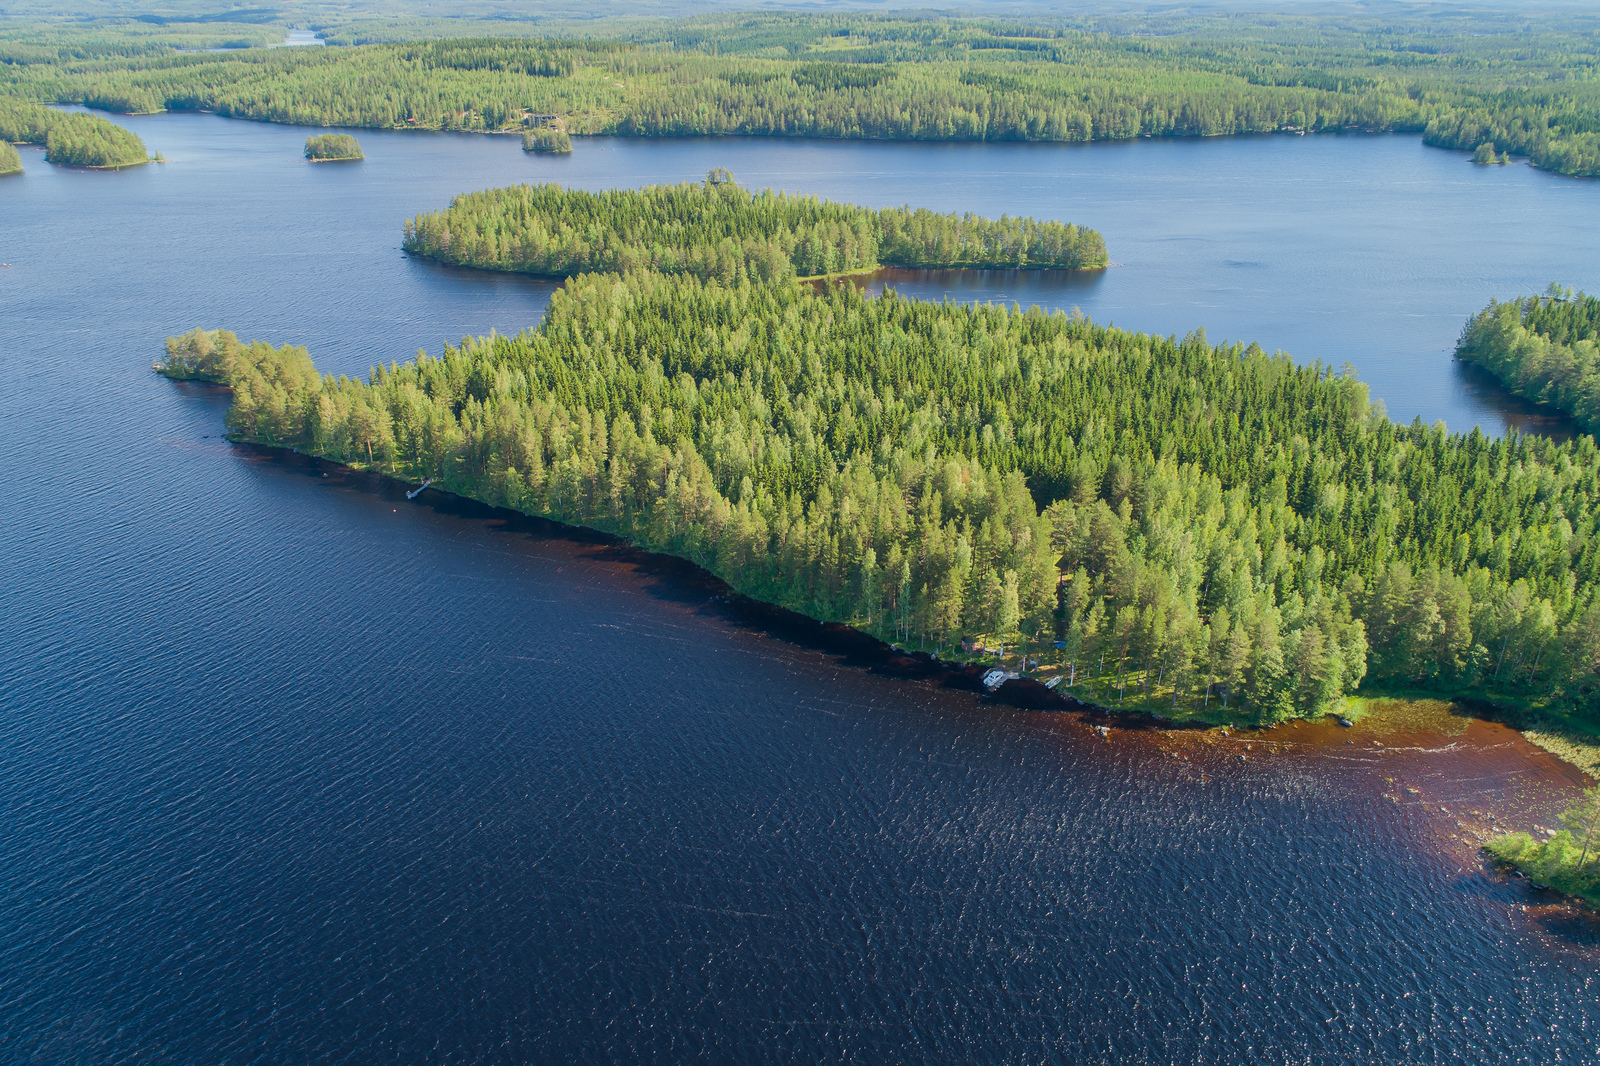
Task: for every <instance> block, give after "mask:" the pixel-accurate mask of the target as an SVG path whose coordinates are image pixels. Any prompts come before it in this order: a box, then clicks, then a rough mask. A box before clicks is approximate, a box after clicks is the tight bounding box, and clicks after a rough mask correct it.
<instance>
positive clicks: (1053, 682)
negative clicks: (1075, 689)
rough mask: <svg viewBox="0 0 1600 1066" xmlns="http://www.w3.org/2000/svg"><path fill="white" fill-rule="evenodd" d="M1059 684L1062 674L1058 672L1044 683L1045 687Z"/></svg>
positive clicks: (1053, 686)
mask: <svg viewBox="0 0 1600 1066" xmlns="http://www.w3.org/2000/svg"><path fill="white" fill-rule="evenodd" d="M1059 684H1061V675H1060V674H1057V675H1056V676H1055V677H1052V678H1051V679H1050V680H1049V681H1046V682H1045V683H1044V687H1045V688H1055V687H1056V686H1057V685H1059Z"/></svg>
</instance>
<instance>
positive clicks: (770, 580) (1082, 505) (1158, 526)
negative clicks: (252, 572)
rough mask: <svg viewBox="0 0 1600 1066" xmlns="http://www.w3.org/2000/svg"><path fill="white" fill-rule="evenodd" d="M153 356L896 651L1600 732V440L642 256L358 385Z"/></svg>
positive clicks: (303, 440)
mask: <svg viewBox="0 0 1600 1066" xmlns="http://www.w3.org/2000/svg"><path fill="white" fill-rule="evenodd" d="M167 366H168V367H169V372H171V373H173V374H174V375H175V376H191V375H201V376H205V377H208V378H211V379H214V380H222V381H227V382H230V383H231V384H232V385H233V387H234V390H235V393H234V405H233V408H232V410H231V412H230V413H229V416H228V426H229V429H230V431H231V432H232V433H233V434H235V435H236V436H237V437H238V438H240V439H244V440H251V441H259V442H263V443H268V444H276V445H281V446H287V447H292V448H296V449H299V450H301V451H305V452H309V453H312V454H316V455H323V456H327V457H329V458H332V459H337V460H340V461H344V462H353V463H356V464H359V465H363V466H366V465H370V466H372V467H374V468H376V469H379V470H383V471H386V472H389V473H392V474H394V475H397V476H400V477H405V478H421V477H424V476H428V477H432V478H434V479H435V480H436V482H437V483H439V484H441V485H442V486H444V487H447V488H449V489H451V490H452V491H455V492H459V493H462V494H465V495H468V496H473V497H476V498H478V499H482V500H485V501H487V502H490V503H492V504H497V505H504V506H508V507H512V508H516V509H519V510H522V511H526V512H529V513H532V514H542V515H549V516H551V517H554V518H557V519H561V520H563V521H568V522H574V523H580V524H584V525H589V526H594V527H596V528H600V529H604V530H610V531H613V532H615V533H618V534H620V535H622V536H624V537H627V538H629V539H631V540H632V541H634V542H636V543H638V544H641V545H644V546H646V547H648V548H650V549H653V550H659V551H665V552H671V553H673V554H676V555H680V556H682V557H685V558H688V559H690V560H692V561H694V562H696V563H699V564H700V565H702V566H705V567H706V568H708V569H710V570H711V571H713V572H714V573H716V574H718V575H719V576H721V577H722V578H723V579H725V580H726V581H728V582H729V583H730V584H731V585H732V586H733V587H734V588H736V589H738V590H739V591H741V592H744V593H747V594H749V595H751V596H755V597H758V598H761V599H764V600H768V601H771V602H775V603H779V604H782V605H784V606H787V607H790V608H793V609H795V610H798V611H802V612H805V613H807V614H809V615H811V616H813V617H816V618H819V619H825V620H838V621H844V622H849V623H851V624H853V625H857V626H860V627H862V628H864V629H866V630H868V631H870V632H873V633H876V634H878V635H880V636H881V637H883V638H885V639H888V640H893V641H897V642H901V643H909V644H910V645H912V646H914V647H917V646H920V647H926V648H929V649H930V650H932V649H934V648H936V647H939V646H941V645H943V646H946V647H948V646H950V645H951V644H952V643H953V642H955V641H957V640H958V639H961V638H963V637H965V638H969V639H971V640H976V641H979V642H981V643H986V644H987V646H989V647H994V646H995V645H997V644H1000V643H1004V644H1005V645H1006V646H1007V647H1008V648H1020V649H1022V650H1024V651H1026V652H1027V653H1029V654H1032V655H1037V656H1043V657H1045V658H1046V659H1047V661H1049V660H1053V661H1057V662H1060V663H1062V664H1063V667H1064V671H1063V672H1065V673H1067V674H1068V676H1069V678H1070V679H1071V685H1072V691H1073V692H1074V693H1075V694H1077V695H1079V696H1080V697H1081V698H1084V699H1086V700H1090V701H1092V702H1097V703H1101V704H1106V705H1141V706H1145V707H1148V708H1151V709H1160V710H1162V711H1163V712H1164V713H1171V714H1177V715H1183V714H1191V713H1197V712H1201V711H1206V710H1208V711H1210V712H1211V713H1215V712H1216V711H1217V710H1218V709H1219V706H1220V705H1223V704H1226V705H1227V709H1228V712H1227V713H1229V714H1230V715H1235V716H1243V717H1247V718H1249V719H1253V720H1258V721H1261V722H1275V721H1280V720H1282V719H1284V718H1286V717H1291V716H1295V715H1314V714H1319V713H1323V712H1326V711H1328V710H1330V709H1334V708H1336V707H1337V706H1338V703H1339V699H1340V697H1341V696H1342V695H1343V694H1345V693H1348V692H1350V691H1352V690H1354V689H1355V688H1356V687H1357V685H1358V684H1360V683H1362V681H1363V679H1366V680H1367V681H1368V682H1372V683H1377V684H1380V685H1386V686H1394V687H1403V688H1406V689H1427V690H1432V691H1437V692H1441V693H1463V692H1470V693H1472V694H1474V695H1476V696H1484V695H1488V696H1490V697H1494V698H1512V699H1518V700H1523V701H1528V702H1530V703H1533V704H1538V705H1542V706H1544V707H1546V708H1549V709H1551V710H1552V711H1555V712H1558V713H1561V714H1564V715H1567V716H1570V718H1571V719H1572V720H1575V721H1577V722H1579V723H1582V724H1584V725H1585V726H1586V727H1587V728H1589V729H1591V730H1593V729H1594V727H1595V724H1596V722H1597V719H1600V599H1597V593H1596V589H1597V586H1600V535H1597V529H1596V513H1597V509H1600V452H1597V449H1596V446H1595V443H1594V441H1593V440H1592V439H1590V438H1587V437H1584V438H1580V439H1579V440H1577V441H1575V442H1572V443H1568V444H1556V443H1553V442H1551V441H1549V440H1547V439H1543V438H1532V437H1516V436H1512V437H1508V438H1504V439H1498V440H1497V439H1491V438H1488V437H1486V436H1484V435H1483V434H1482V433H1480V432H1478V431H1476V430H1474V431H1473V432H1472V433H1471V434H1469V435H1465V436H1463V435H1459V434H1458V435H1449V434H1447V433H1445V432H1444V430H1443V429H1442V428H1439V427H1434V428H1428V427H1425V426H1423V425H1421V424H1420V423H1414V424H1413V425H1411V426H1401V425H1396V424H1394V423H1392V422H1390V421H1389V420H1388V419H1387V418H1385V417H1383V415H1382V413H1381V411H1379V410H1376V409H1374V408H1373V407H1371V406H1369V404H1368V401H1367V394H1366V389H1365V387H1364V386H1362V385H1361V384H1360V383H1358V382H1356V381H1354V380H1352V379H1349V378H1345V377H1339V376H1335V375H1333V374H1331V373H1330V372H1329V371H1327V370H1326V369H1325V368H1322V367H1319V366H1304V367H1301V366H1296V365H1295V364H1294V363H1293V362H1292V361H1291V360H1289V359H1288V358H1287V357H1285V356H1276V357H1272V356H1268V355H1266V354H1264V353H1263V352H1262V351H1261V350H1260V349H1259V348H1256V347H1254V346H1252V347H1250V348H1248V349H1244V348H1241V347H1238V346H1232V347H1216V346H1212V345H1210V344H1208V343H1206V341H1205V339H1204V337H1203V336H1200V335H1195V336H1191V337H1188V338H1185V339H1184V340H1182V341H1177V340H1171V339H1162V338H1159V337H1151V336H1147V335H1143V334H1134V333H1128V332H1124V331H1121V330H1116V329H1109V328H1105V327H1100V326H1096V325H1093V324H1091V323H1090V322H1088V321H1086V320H1084V319H1082V318H1080V317H1076V316H1067V315H1063V314H1060V313H1057V314H1045V313H1043V312H1041V311H1040V310H1039V309H1037V308H1034V309H1031V310H1029V311H1027V312H1026V313H1020V312H1008V311H1006V310H1004V309H1003V308H998V307H984V306H955V305H950V304H934V303H926V302H918V301H911V300H905V299H901V298H899V297H898V296H896V295H894V294H892V293H890V294H887V295H885V296H883V297H882V298H879V299H868V298H866V297H864V296H863V295H861V294H860V293H858V292H856V291H854V290H852V289H851V288H850V287H847V286H835V287H830V288H829V289H828V291H826V292H817V291H814V290H813V289H812V288H811V287H809V286H796V285H783V284H750V283H739V284H736V285H733V286H726V285H723V284H721V283H720V282H717V281H709V282H708V281H701V280H699V279H697V278H694V277H688V276H683V275H678V276H664V275H660V274H654V273H644V272H638V273H632V274H626V275H623V276H622V277H615V276H598V275H584V276H581V277H578V278H575V279H572V280H569V281H568V282H567V283H566V285H565V286H564V287H563V288H562V289H561V290H560V291H558V292H557V293H556V294H555V295H554V297H553V298H552V300H551V303H550V307H549V310H548V312H547V313H546V316H545V318H544V320H543V323H542V324H541V326H540V327H539V329H538V330H537V331H536V332H531V333H525V334H523V335H521V336H519V337H515V338H506V337H492V338H488V339H482V340H477V341H468V342H465V343H464V344H463V346H462V347H460V348H447V349H446V351H445V353H444V355H443V357H442V358H427V357H419V358H418V360H417V361H416V362H413V363H408V364H406V365H404V366H391V367H387V368H383V367H380V368H378V369H377V370H375V371H373V373H372V376H371V379H370V381H369V382H367V383H361V382H357V381H352V380H350V379H346V378H334V377H321V376H319V375H318V374H317V373H316V372H315V371H314V370H313V368H312V364H311V360H310V358H309V356H308V355H307V354H306V352H305V351H304V350H303V349H296V348H282V349H273V348H271V347H270V346H267V345H261V344H258V345H251V346H245V345H241V344H239V343H238V342H237V341H235V340H234V339H233V338H231V337H230V336H228V335H225V334H205V333H194V334H190V335H188V336H186V337H184V338H179V339H175V340H173V341H170V342H169V344H168V357H167ZM1124 701H1126V702H1124Z"/></svg>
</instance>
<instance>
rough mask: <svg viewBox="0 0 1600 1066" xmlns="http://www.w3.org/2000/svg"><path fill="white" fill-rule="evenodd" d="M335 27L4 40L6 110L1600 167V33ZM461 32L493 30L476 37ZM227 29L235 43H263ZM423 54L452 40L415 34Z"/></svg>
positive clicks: (1411, 17)
mask: <svg viewBox="0 0 1600 1066" xmlns="http://www.w3.org/2000/svg"><path fill="white" fill-rule="evenodd" d="M328 21H330V22H332V23H335V25H330V26H328V27H325V29H327V31H328V32H329V33H330V34H331V37H332V39H333V40H334V41H336V42H345V43H347V46H344V47H324V48H283V49H264V48H259V47H252V48H240V49H235V50H227V51H224V52H205V51H180V50H179V47H178V46H179V45H180V44H182V43H185V42H186V41H188V40H191V39H195V40H205V38H203V37H200V38H184V37H182V36H178V35H176V33H175V30H176V27H168V29H169V30H172V31H174V32H171V33H169V34H167V35H166V36H152V35H150V34H149V33H148V32H147V31H148V30H149V27H148V26H137V27H136V26H129V25H121V24H118V23H116V22H115V21H114V20H102V21H100V22H98V23H95V24H93V25H91V26H82V27H79V26H69V25H65V24H61V23H52V22H35V23H21V22H16V21H14V20H13V21H9V22H0V95H7V96H11V97H16V98H22V99H28V100H35V101H41V102H50V103H75V104H84V105H87V106H90V107H95V108H102V109H105V110H109V111H121V112H139V113H143V112H153V111H161V110H202V109H203V110H207V111H214V112H216V113H218V114H222V115H229V116H233V117H238V118H249V119H257V120H263V121H271V122H287V123H295V124H301V125H319V126H357V127H376V128H385V129H388V128H417V129H464V130H517V129H521V128H523V127H524V126H526V125H529V124H535V125H537V124H540V123H543V122H545V121H547V120H550V119H559V120H560V121H561V123H562V126H563V128H564V129H565V130H567V131H569V132H571V133H591V134H592V133H614V134H623V135H628V136H640V137H677V136H699V135H713V136H720V135H760V136H783V137H843V138H886V139H897V140H1007V141H1090V140H1096V141H1098V140H1116V139H1125V138H1131V137H1150V136H1155V137H1166V136H1218V135H1224V134H1238V133H1261V132H1274V131H1285V130H1287V131H1297V132H1307V131H1313V132H1314V131H1327V130H1350V131H1366V132H1377V131H1406V132H1413V133H1418V134H1420V135H1421V136H1422V137H1423V139H1424V140H1425V141H1427V143H1429V144H1433V145H1438V146H1441V147H1446V148H1456V149H1463V150H1465V151H1469V152H1471V151H1474V150H1475V149H1477V148H1478V147H1479V146H1481V145H1485V144H1493V145H1495V146H1497V147H1498V149H1499V150H1501V151H1510V152H1512V153H1515V154H1516V155H1518V156H1521V157H1526V158H1527V159H1529V160H1530V161H1531V162H1533V163H1534V164H1535V165H1536V166H1540V167H1544V168H1546V169H1549V170H1553V171H1557V172H1559V173H1563V174H1581V175H1595V174H1600V45H1597V32H1596V23H1595V20H1594V18H1593V17H1592V16H1588V15H1582V14H1580V15H1561V14H1552V13H1549V12H1545V13H1533V12H1522V13H1518V14H1515V15H1509V14H1500V13H1496V12H1492V11H1483V12H1459V11H1445V12H1434V13H1431V14H1422V15H1419V14H1416V13H1404V12H1397V13H1395V14H1394V15H1392V16H1372V15H1366V14H1362V13H1355V12H1352V13H1346V14H1344V15H1321V16H1319V15H1294V14H1282V15H1273V16H1267V15H1248V14H1235V13H1228V14H1226V15H1210V14H1204V13H1201V14H1195V13H1190V12H1168V13H1164V14H1162V13H1157V14H1149V15H1138V14H1129V13H1115V14H1114V13H1109V12H1098V13H1091V12H1082V13H1076V14H1058V15H1054V16H1051V15H1050V14H1049V13H1041V14H1040V16H1039V17H1035V18H1030V19H1028V20H1026V21H1022V20H1000V19H982V18H953V17H935V16H897V15H869V14H829V15H808V14H789V13H763V14H736V13H728V14H714V15H708V16H704V17H701V18H692V19H681V20H671V21H645V20H630V21H621V22H615V23H606V22H601V21H595V20H588V21H585V22H582V23H577V22H573V23H566V24H562V25H561V26H559V27H557V26H555V25H554V24H551V26H550V28H548V29H547V28H545V27H543V26H540V25H535V24H526V23H525V24H521V25H520V26H519V25H518V24H516V23H511V22H499V23H496V22H494V21H483V20H470V19H466V20H461V19H454V20H453V19H437V20H417V19H413V20H409V21H408V20H403V19H402V20H389V21H387V22H377V23H373V24H371V25H367V26H364V27H361V26H354V25H352V26H348V27H340V26H338V25H337V24H336V23H338V22H340V21H343V20H340V19H330V20H328ZM461 27H466V28H469V29H470V30H471V31H472V32H473V33H475V34H479V35H480V36H467V37H463V36H460V33H461V30H460V28H461ZM191 29H194V28H193V27H191ZM230 32H237V33H238V34H240V36H239V38H238V39H237V42H236V43H241V44H250V43H255V42H256V41H258V40H259V39H260V34H261V31H260V30H258V29H256V28H254V27H251V28H249V29H248V32H246V28H245V27H243V26H240V27H237V29H236V31H230ZM545 34H549V35H548V36H545ZM579 34H591V35H592V34H602V35H604V34H611V35H614V36H613V37H611V38H610V39H585V38H583V37H581V36H579ZM430 37H434V38H437V37H445V38H450V39H432V40H430V39H421V38H430ZM356 42H373V43H356Z"/></svg>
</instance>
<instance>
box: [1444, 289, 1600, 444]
mask: <svg viewBox="0 0 1600 1066" xmlns="http://www.w3.org/2000/svg"><path fill="white" fill-rule="evenodd" d="M1456 355H1457V356H1459V357H1460V358H1462V359H1464V360H1466V361H1467V362H1469V363H1474V364H1476V365H1478V366H1481V367H1483V368H1484V369H1486V370H1488V371H1489V372H1490V373H1491V374H1493V375H1494V376H1495V377H1497V378H1499V379H1500V381H1501V382H1502V383H1504V384H1505V386H1506V388H1508V389H1510V390H1511V391H1512V392H1513V393H1515V394H1516V395H1518V396H1521V397H1524V398H1525V399H1529V400H1533V401H1535V402H1537V403H1542V404H1548V405H1549V406H1551V407H1553V408H1555V409H1556V410H1558V411H1561V412H1562V413H1564V414H1567V415H1570V416H1571V417H1572V419H1573V421H1575V422H1577V423H1578V425H1579V426H1580V427H1582V428H1583V429H1584V430H1586V431H1587V432H1589V433H1600V298H1596V297H1594V296H1588V295H1585V294H1584V293H1581V292H1580V293H1576V294H1574V293H1573V292H1572V291H1571V290H1565V289H1562V288H1561V287H1560V286H1558V285H1552V286H1550V291H1549V292H1547V293H1546V294H1545V295H1543V296H1528V297H1524V298H1523V299H1520V300H1508V301H1507V302H1505V303H1500V302H1499V301H1496V300H1492V301H1490V303H1489V306H1488V307H1486V308H1484V309H1483V310H1482V311H1480V312H1478V313H1477V314H1476V315H1474V316H1473V317H1472V318H1471V319H1470V320H1469V321H1468V322H1467V325H1466V328H1465V329H1464V330H1462V332H1461V339H1460V340H1459V341H1458V342H1457V343H1456Z"/></svg>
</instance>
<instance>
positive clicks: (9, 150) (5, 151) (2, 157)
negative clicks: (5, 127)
mask: <svg viewBox="0 0 1600 1066" xmlns="http://www.w3.org/2000/svg"><path fill="white" fill-rule="evenodd" d="M21 173H22V156H20V155H18V154H17V150H16V149H15V148H13V147H11V142H10V141H0V174H21Z"/></svg>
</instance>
